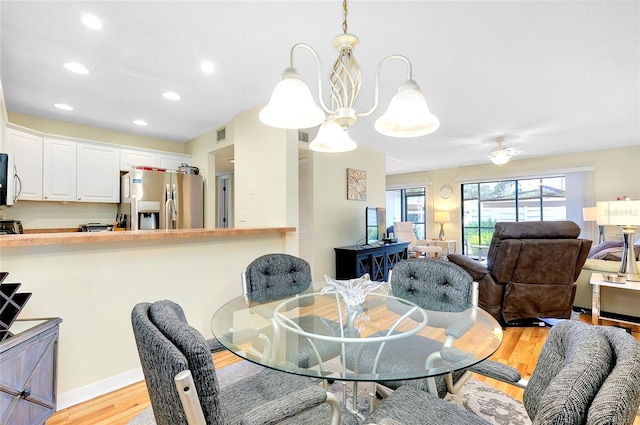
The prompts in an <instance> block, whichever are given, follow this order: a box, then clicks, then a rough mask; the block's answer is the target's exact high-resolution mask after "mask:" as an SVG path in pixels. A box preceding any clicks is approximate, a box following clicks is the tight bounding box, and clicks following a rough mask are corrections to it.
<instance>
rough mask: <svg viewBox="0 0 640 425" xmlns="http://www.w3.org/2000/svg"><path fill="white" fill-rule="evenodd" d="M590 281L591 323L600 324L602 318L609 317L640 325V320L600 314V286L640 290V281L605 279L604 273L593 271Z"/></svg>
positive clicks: (621, 321) (617, 320)
mask: <svg viewBox="0 0 640 425" xmlns="http://www.w3.org/2000/svg"><path fill="white" fill-rule="evenodd" d="M589 283H591V285H592V286H593V291H592V292H591V323H593V324H594V325H599V324H600V319H607V320H611V321H614V322H620V323H628V324H630V325H640V322H631V321H627V320H621V319H616V318H612V317H604V316H601V315H600V287H602V286H606V287H609V288H618V289H626V290H628V291H640V282H622V283H617V282H609V281H607V280H604V276H602V273H592V274H591V279H590V280H589Z"/></svg>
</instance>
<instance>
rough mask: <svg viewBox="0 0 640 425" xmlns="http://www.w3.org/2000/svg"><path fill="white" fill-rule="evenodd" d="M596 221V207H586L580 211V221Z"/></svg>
mask: <svg viewBox="0 0 640 425" xmlns="http://www.w3.org/2000/svg"><path fill="white" fill-rule="evenodd" d="M597 219H598V207H586V208H583V209H582V221H596V220H597Z"/></svg>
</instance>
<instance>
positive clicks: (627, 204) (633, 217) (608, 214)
mask: <svg viewBox="0 0 640 425" xmlns="http://www.w3.org/2000/svg"><path fill="white" fill-rule="evenodd" d="M596 208H597V209H598V219H597V221H598V224H600V225H605V224H610V225H615V226H640V201H611V202H598V203H597V207H596Z"/></svg>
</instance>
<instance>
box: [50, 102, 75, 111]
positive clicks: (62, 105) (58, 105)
mask: <svg viewBox="0 0 640 425" xmlns="http://www.w3.org/2000/svg"><path fill="white" fill-rule="evenodd" d="M53 106H55V107H56V108H58V109H62V110H63V111H73V108H72V107H71V106H69V105H67V104H66V103H56V104H55V105H53Z"/></svg>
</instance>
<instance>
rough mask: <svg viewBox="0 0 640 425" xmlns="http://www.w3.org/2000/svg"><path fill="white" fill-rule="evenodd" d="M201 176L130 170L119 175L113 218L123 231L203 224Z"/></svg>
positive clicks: (194, 227)
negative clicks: (119, 187)
mask: <svg viewBox="0 0 640 425" xmlns="http://www.w3.org/2000/svg"><path fill="white" fill-rule="evenodd" d="M203 191H204V185H203V181H202V176H200V175H197V174H182V173H174V172H164V171H155V170H144V169H134V170H131V171H130V172H128V173H127V174H125V175H124V176H122V186H121V197H120V199H121V203H120V207H119V209H118V217H116V221H117V222H120V223H121V224H122V223H126V224H124V226H123V227H125V228H126V229H127V230H156V229H197V228H202V227H204V220H203V214H204V211H203V208H204V202H203Z"/></svg>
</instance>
